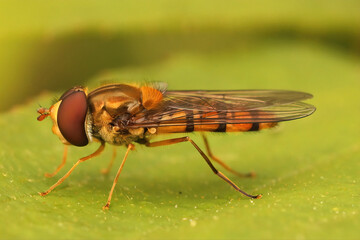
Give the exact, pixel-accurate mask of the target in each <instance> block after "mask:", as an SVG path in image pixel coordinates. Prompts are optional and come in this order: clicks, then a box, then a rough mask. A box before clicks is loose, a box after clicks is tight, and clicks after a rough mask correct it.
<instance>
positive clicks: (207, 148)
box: [201, 134, 255, 177]
mask: <svg viewBox="0 0 360 240" xmlns="http://www.w3.org/2000/svg"><path fill="white" fill-rule="evenodd" d="M201 136H202V138H203V140H204V143H205V147H206V151H207V154H208V155H209V157H210V158H211V159H212V160H214V161H215V162H217V163H218V164H220V165H221V166H223V167H224V168H225V169H226V170H228V171H229V172H231V173H233V174H235V175H237V176H239V177H255V173H254V172H249V173H245V174H244V173H240V172H237V171H235V170H234V169H232V168H231V167H229V166H228V165H227V164H226V163H224V162H223V161H221V160H220V159H219V158H217V157H216V156H214V155H213V153H212V152H211V150H210V146H209V142H208V140H207V137H206V136H205V134H201Z"/></svg>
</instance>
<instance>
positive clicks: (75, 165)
mask: <svg viewBox="0 0 360 240" xmlns="http://www.w3.org/2000/svg"><path fill="white" fill-rule="evenodd" d="M104 148H105V142H101V145H100V147H99V148H98V149H97V150H96V151H95V152H94V153H92V154H90V155H89V156H86V157H83V158H80V159H79V160H78V161H77V162H76V163H75V164H74V166H72V168H71V169H70V170H69V171H68V172H67V173H66V174H65V175H64V176H63V177H62V178H60V179H59V180H58V181H57V182H56V183H55V184H54V185H52V186H51V187H50V188H49V189H48V190H46V191H45V192H42V193H39V194H40V195H41V196H45V195H48V194H49V193H50V192H51V191H52V190H54V188H56V187H57V186H59V185H60V184H61V183H62V182H63V181H64V180H65V179H66V178H67V177H68V176H69V175H70V174H71V173H72V171H74V169H75V168H76V167H77V165H79V164H80V163H81V162H84V161H86V160H89V159H90V158H93V157H96V156H98V155H100V153H102V151H103V150H104Z"/></svg>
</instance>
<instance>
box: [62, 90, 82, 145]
mask: <svg viewBox="0 0 360 240" xmlns="http://www.w3.org/2000/svg"><path fill="white" fill-rule="evenodd" d="M60 99H61V104H60V106H59V109H58V114H57V122H58V126H59V130H60V132H61V134H62V135H63V136H64V138H65V139H66V140H67V141H68V142H69V143H71V144H72V145H75V146H79V147H80V146H85V145H87V144H88V143H89V140H88V138H87V136H86V131H85V119H86V113H87V109H88V103H87V97H86V94H85V92H84V91H83V89H81V88H72V89H70V90H68V91H67V92H65V93H64V94H63V95H62V96H61V98H60Z"/></svg>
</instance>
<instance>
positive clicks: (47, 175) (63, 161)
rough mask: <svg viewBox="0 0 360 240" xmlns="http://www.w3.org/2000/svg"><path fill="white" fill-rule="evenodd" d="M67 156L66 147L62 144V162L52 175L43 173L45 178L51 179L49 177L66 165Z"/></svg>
mask: <svg viewBox="0 0 360 240" xmlns="http://www.w3.org/2000/svg"><path fill="white" fill-rule="evenodd" d="M67 154H68V145H65V144H64V152H63V158H62V162H61V163H60V165H59V166H58V167H57V168H56V170H55V171H54V172H53V173H45V177H48V178H51V177H53V176H55V175H56V174H57V173H58V172H59V171H60V170H61V169H62V168H63V166H64V165H65V163H66V159H67Z"/></svg>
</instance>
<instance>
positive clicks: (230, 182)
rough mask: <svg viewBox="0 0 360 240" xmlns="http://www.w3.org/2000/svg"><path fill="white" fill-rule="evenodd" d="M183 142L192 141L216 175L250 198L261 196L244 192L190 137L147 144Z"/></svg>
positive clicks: (151, 145) (154, 145) (162, 144)
mask: <svg viewBox="0 0 360 240" xmlns="http://www.w3.org/2000/svg"><path fill="white" fill-rule="evenodd" d="M181 142H190V143H191V144H192V145H193V146H194V147H195V148H196V150H197V151H198V152H199V153H200V155H201V156H202V157H203V158H204V160H205V161H206V163H207V164H208V165H209V167H210V168H211V170H212V171H213V172H214V173H215V174H216V175H218V176H219V177H220V178H222V179H223V180H224V181H226V182H227V183H228V184H230V185H231V186H232V187H233V188H234V189H235V190H236V191H238V192H240V193H242V194H244V195H245V196H247V197H250V198H261V195H255V196H254V195H250V194H248V193H246V192H244V191H243V190H241V189H240V188H239V187H238V186H237V185H236V184H235V183H233V182H232V181H231V180H230V179H229V178H227V177H226V176H225V175H224V174H223V173H221V172H220V171H218V170H217V169H216V168H215V167H214V165H213V164H212V163H211V161H210V159H209V158H208V157H207V156H206V154H205V153H204V152H203V151H202V150H201V149H200V148H199V146H198V145H197V144H196V143H195V142H194V141H193V140H191V139H190V137H181V138H173V139H168V140H163V141H158V142H152V143H147V144H146V146H147V147H159V146H165V145H171V144H175V143H181Z"/></svg>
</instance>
